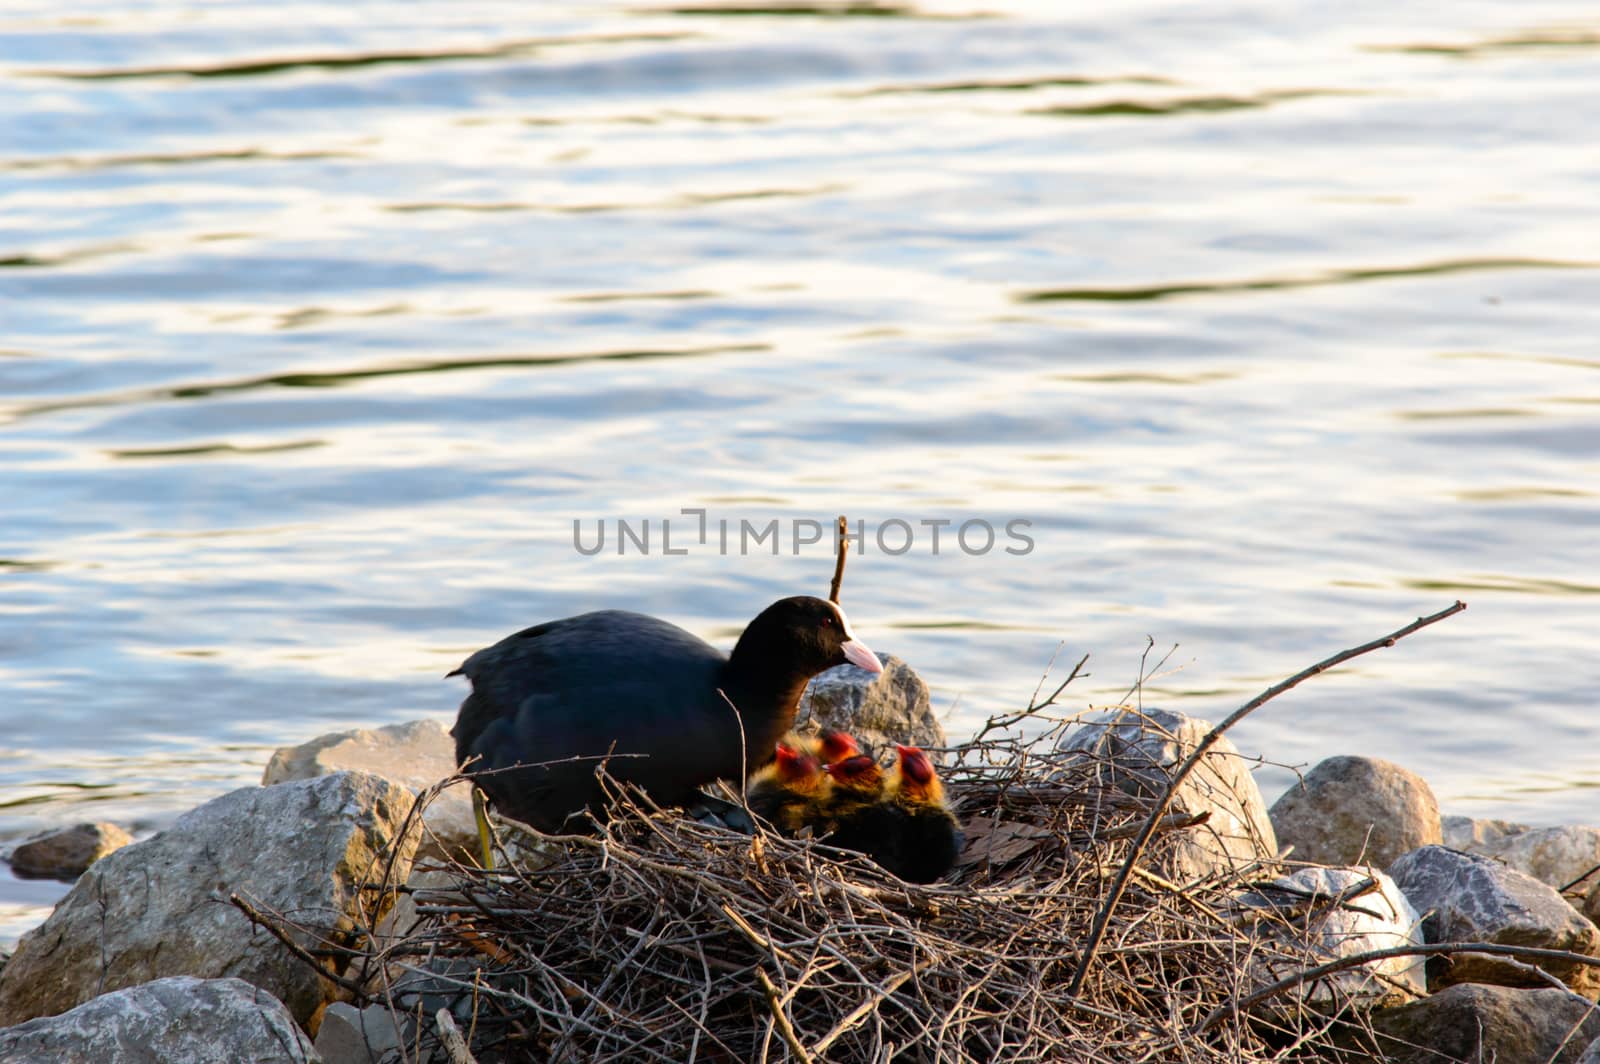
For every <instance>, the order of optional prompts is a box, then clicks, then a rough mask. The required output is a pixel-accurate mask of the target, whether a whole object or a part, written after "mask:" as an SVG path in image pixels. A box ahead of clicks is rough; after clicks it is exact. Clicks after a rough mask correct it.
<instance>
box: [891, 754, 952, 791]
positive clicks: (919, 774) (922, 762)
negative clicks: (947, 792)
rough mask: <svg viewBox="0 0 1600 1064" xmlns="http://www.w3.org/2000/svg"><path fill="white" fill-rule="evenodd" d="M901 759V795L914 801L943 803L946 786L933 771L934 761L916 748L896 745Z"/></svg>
mask: <svg viewBox="0 0 1600 1064" xmlns="http://www.w3.org/2000/svg"><path fill="white" fill-rule="evenodd" d="M894 749H895V752H896V753H897V754H898V755H899V757H900V765H899V768H900V793H901V794H902V795H903V796H905V797H906V798H910V799H912V800H913V801H928V802H942V801H943V800H944V785H943V784H942V783H940V782H939V774H938V773H937V772H935V771H934V770H933V760H932V759H931V758H929V757H928V755H927V754H926V753H925V752H923V751H922V749H921V748H919V747H915V746H904V745H902V744H900V743H895V744H894Z"/></svg>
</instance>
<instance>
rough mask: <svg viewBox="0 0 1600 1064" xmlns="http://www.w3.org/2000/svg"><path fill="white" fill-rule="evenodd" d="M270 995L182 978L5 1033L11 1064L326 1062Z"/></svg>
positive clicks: (237, 983)
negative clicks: (322, 1060)
mask: <svg viewBox="0 0 1600 1064" xmlns="http://www.w3.org/2000/svg"><path fill="white" fill-rule="evenodd" d="M321 1059H322V1058H321V1057H319V1056H317V1053H316V1051H315V1050H314V1049H313V1048H312V1046H311V1042H310V1041H309V1040H308V1039H307V1038H306V1036H305V1034H304V1033H303V1032H302V1031H301V1030H300V1028H299V1027H297V1026H295V1022H294V1019H293V1018H292V1017H291V1016H290V1015H289V1010H288V1009H286V1008H284V1007H283V1005H282V1003H280V1002H279V1001H278V1000H277V999H276V998H274V997H273V996H272V995H271V994H269V993H267V992H266V991H265V990H259V989H257V988H256V987H253V986H251V985H250V984H249V983H246V982H244V981H242V980H239V979H196V978H193V977H191V976H175V977H173V978H171V979H157V980H156V981H155V982H151V983H144V984H141V985H139V986H134V987H128V988H127V989H124V990H117V991H113V992H112V993H109V994H103V995H101V996H100V997H97V998H95V999H93V1000H92V1001H89V1002H87V1003H85V1004H82V1005H79V1006H78V1007H77V1008H75V1009H72V1010H71V1011H69V1012H64V1013H62V1014H61V1015H59V1016H46V1017H42V1018H40V1019H36V1020H30V1021H28V1022H27V1023H24V1024H21V1025H20V1026H17V1027H9V1028H6V1029H5V1030H0V1060H4V1061H7V1062H8V1064H173V1062H177V1061H182V1062H183V1064H319V1062H320V1061H321Z"/></svg>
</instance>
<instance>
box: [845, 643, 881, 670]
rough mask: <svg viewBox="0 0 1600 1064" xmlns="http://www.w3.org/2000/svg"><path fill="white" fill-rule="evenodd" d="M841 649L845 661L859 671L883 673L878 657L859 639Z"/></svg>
mask: <svg viewBox="0 0 1600 1064" xmlns="http://www.w3.org/2000/svg"><path fill="white" fill-rule="evenodd" d="M839 649H840V650H842V651H844V656H845V660H846V661H848V662H849V663H850V664H852V665H854V666H855V667H856V668H858V669H866V670H867V671H868V672H882V671H883V665H882V664H881V663H880V662H879V661H878V655H876V654H874V653H873V652H872V651H871V650H870V649H868V647H867V644H865V643H863V642H862V641H861V640H859V639H851V640H848V641H846V642H844V643H842V644H840V646H839Z"/></svg>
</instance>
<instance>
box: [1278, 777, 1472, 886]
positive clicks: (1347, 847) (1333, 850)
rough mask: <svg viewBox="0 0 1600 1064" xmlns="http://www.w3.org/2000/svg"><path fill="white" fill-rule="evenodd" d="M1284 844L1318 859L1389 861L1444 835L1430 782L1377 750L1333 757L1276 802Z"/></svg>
mask: <svg viewBox="0 0 1600 1064" xmlns="http://www.w3.org/2000/svg"><path fill="white" fill-rule="evenodd" d="M1271 816H1272V826H1273V828H1274V829H1275V830H1276V831H1277V835H1278V843H1279V844H1280V845H1283V846H1293V847H1294V854H1293V856H1294V859H1295V860H1299V861H1311V862H1313V863H1315V864H1325V865H1350V864H1356V863H1364V864H1374V865H1377V866H1378V867H1380V868H1383V867H1387V866H1388V864H1389V862H1391V861H1393V860H1394V859H1395V858H1396V857H1399V856H1400V855H1401V854H1403V853H1409V852H1410V851H1412V850H1414V849H1416V848H1417V847H1419V846H1428V845H1431V844H1435V843H1438V842H1439V841H1440V834H1439V804H1438V802H1436V801H1435V800H1434V797H1433V791H1432V790H1431V789H1430V788H1429V787H1428V784H1427V781H1425V780H1424V779H1423V778H1422V777H1421V776H1419V775H1417V774H1416V773H1415V772H1412V771H1410V770H1408V769H1405V768H1402V767H1401V766H1399V765H1396V764H1395V763H1394V762H1392V761H1384V760H1382V759H1380V758H1376V757H1330V758H1328V759H1327V760H1325V761H1321V762H1319V763H1318V764H1317V765H1316V766H1315V767H1314V768H1312V770H1311V771H1310V772H1307V773H1306V775H1305V778H1304V779H1303V780H1302V781H1301V782H1299V783H1295V784H1293V785H1291V786H1290V787H1289V789H1288V790H1287V791H1285V792H1284V793H1283V795H1282V797H1280V798H1279V799H1278V800H1277V802H1275V803H1273V806H1272V810H1271Z"/></svg>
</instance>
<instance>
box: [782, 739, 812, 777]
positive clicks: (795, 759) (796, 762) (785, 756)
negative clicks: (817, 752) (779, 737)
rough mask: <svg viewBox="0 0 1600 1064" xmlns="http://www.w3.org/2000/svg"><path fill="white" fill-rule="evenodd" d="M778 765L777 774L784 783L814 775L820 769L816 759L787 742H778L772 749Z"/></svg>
mask: <svg viewBox="0 0 1600 1064" xmlns="http://www.w3.org/2000/svg"><path fill="white" fill-rule="evenodd" d="M773 754H774V759H775V760H776V762H777V765H778V776H779V778H781V779H782V780H783V781H784V782H786V783H797V782H799V781H801V780H805V779H809V778H810V777H812V776H816V775H817V774H818V773H819V772H820V771H821V766H819V765H818V764H817V759H816V758H814V757H812V756H811V755H810V754H808V753H805V752H804V751H801V750H796V749H795V748H794V747H792V746H790V745H789V744H788V743H779V744H778V745H777V747H776V748H775V749H774V750H773Z"/></svg>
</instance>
